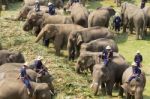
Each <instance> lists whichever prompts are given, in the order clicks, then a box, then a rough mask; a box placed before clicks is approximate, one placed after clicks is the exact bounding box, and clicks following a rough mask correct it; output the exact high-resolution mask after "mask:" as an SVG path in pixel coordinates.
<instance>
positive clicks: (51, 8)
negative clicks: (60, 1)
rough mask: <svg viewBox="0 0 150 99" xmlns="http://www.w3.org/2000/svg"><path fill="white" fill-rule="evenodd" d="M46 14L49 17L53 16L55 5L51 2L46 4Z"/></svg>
mask: <svg viewBox="0 0 150 99" xmlns="http://www.w3.org/2000/svg"><path fill="white" fill-rule="evenodd" d="M48 13H49V14H50V15H55V5H54V4H53V3H51V2H49V3H48Z"/></svg>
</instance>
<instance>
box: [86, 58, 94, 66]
mask: <svg viewBox="0 0 150 99" xmlns="http://www.w3.org/2000/svg"><path fill="white" fill-rule="evenodd" d="M93 64H94V61H93V59H92V57H88V60H87V65H88V67H89V66H91V65H93Z"/></svg>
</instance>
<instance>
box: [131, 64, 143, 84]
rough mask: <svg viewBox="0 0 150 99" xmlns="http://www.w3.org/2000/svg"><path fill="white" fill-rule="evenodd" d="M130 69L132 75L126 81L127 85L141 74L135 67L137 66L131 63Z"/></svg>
mask: <svg viewBox="0 0 150 99" xmlns="http://www.w3.org/2000/svg"><path fill="white" fill-rule="evenodd" d="M132 66H133V67H132V69H133V74H132V75H131V77H130V78H129V80H128V83H129V82H130V81H131V80H132V79H134V78H136V77H139V76H140V74H141V69H140V68H139V67H138V66H137V64H136V63H135V62H133V63H132Z"/></svg>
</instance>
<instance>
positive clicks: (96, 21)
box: [88, 7, 116, 27]
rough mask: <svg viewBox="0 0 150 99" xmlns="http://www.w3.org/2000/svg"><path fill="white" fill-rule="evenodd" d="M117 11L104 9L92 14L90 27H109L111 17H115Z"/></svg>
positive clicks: (108, 8) (89, 22) (109, 8)
mask: <svg viewBox="0 0 150 99" xmlns="http://www.w3.org/2000/svg"><path fill="white" fill-rule="evenodd" d="M115 13H116V12H115V10H114V9H113V8H111V7H102V8H98V9H97V10H95V11H93V12H91V13H90V15H89V18H88V27H94V26H104V27H108V26H109V20H110V17H111V16H113V15H115Z"/></svg>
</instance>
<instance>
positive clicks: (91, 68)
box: [90, 66, 93, 74]
mask: <svg viewBox="0 0 150 99" xmlns="http://www.w3.org/2000/svg"><path fill="white" fill-rule="evenodd" d="M90 71H91V74H92V73H93V66H90Z"/></svg>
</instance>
